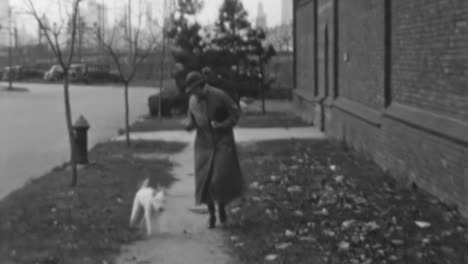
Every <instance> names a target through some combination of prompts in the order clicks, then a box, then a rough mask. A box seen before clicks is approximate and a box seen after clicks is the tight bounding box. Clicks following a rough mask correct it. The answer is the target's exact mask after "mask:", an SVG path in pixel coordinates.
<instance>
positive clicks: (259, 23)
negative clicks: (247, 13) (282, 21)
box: [255, 2, 267, 28]
mask: <svg viewBox="0 0 468 264" xmlns="http://www.w3.org/2000/svg"><path fill="white" fill-rule="evenodd" d="M255 26H256V27H257V28H266V27H267V16H266V13H265V9H264V8H263V3H262V2H259V3H258V9H257V19H256V23H255Z"/></svg>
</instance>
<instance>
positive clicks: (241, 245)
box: [234, 242, 245, 247]
mask: <svg viewBox="0 0 468 264" xmlns="http://www.w3.org/2000/svg"><path fill="white" fill-rule="evenodd" d="M244 245H245V244H244V243H243V242H239V243H236V244H234V247H243V246H244Z"/></svg>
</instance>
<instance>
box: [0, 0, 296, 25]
mask: <svg viewBox="0 0 468 264" xmlns="http://www.w3.org/2000/svg"><path fill="white" fill-rule="evenodd" d="M7 1H8V0H0V7H2V8H1V9H4V8H3V6H4V5H2V4H1V2H3V3H5V2H7ZM25 1H26V0H10V3H11V5H12V6H14V7H16V8H15V9H17V10H20V9H21V7H22V6H23V7H24V5H23V3H24V2H25ZM59 1H63V2H66V1H69V0H59ZM86 1H87V0H83V5H86ZM131 1H132V2H134V3H135V4H137V3H138V1H139V0H131ZM150 1H151V0H150ZM204 1H205V7H204V9H203V11H202V13H201V14H199V15H198V17H199V20H200V22H202V23H203V24H207V23H211V22H214V20H215V19H216V16H217V12H218V9H219V6H220V5H221V3H222V1H223V0H204ZM291 1H292V0H291ZM33 2H34V4H35V5H36V6H37V7H38V9H39V10H41V11H42V12H46V13H47V14H48V15H50V16H56V12H57V10H54V9H56V8H54V6H57V4H56V3H57V0H33ZM98 2H103V3H105V4H106V5H107V6H109V7H110V12H114V11H113V10H118V9H121V8H122V7H123V6H124V5H125V4H126V3H128V0H98ZM152 2H154V3H155V5H157V4H158V3H162V0H156V1H155V0H152ZM242 2H243V3H244V6H245V8H246V9H247V11H248V12H249V18H250V19H251V20H252V21H253V20H254V19H255V17H256V15H257V8H258V4H259V2H263V5H264V10H265V12H266V13H267V21H268V25H269V26H272V25H277V24H279V23H280V22H281V1H280V0H242ZM4 11H5V10H3V12H2V11H0V12H1V13H3V14H0V16H1V15H3V16H5V15H6V14H5V13H6V12H4ZM109 16H110V17H112V14H109ZM52 20H53V19H52ZM17 21H25V20H23V19H18V20H17ZM109 22H110V23H112V21H109Z"/></svg>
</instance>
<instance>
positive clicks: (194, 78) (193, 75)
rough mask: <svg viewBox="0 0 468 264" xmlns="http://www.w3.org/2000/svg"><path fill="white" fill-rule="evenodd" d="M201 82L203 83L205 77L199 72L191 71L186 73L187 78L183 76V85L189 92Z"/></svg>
mask: <svg viewBox="0 0 468 264" xmlns="http://www.w3.org/2000/svg"><path fill="white" fill-rule="evenodd" d="M201 84H205V78H204V77H203V75H202V74H201V73H199V72H197V71H193V72H190V73H189V74H187V78H185V87H186V91H187V92H190V91H191V90H192V89H193V88H195V87H197V86H198V85H201Z"/></svg>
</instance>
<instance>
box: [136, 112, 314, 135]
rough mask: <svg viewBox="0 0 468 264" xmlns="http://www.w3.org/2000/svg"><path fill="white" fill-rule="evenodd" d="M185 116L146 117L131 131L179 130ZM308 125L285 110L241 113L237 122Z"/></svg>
mask: <svg viewBox="0 0 468 264" xmlns="http://www.w3.org/2000/svg"><path fill="white" fill-rule="evenodd" d="M184 119H185V117H184V116H183V117H174V118H167V119H163V120H159V119H158V118H157V117H148V118H146V119H145V120H143V121H139V122H136V123H135V124H133V125H132V128H131V131H132V132H150V131H160V130H180V129H184V127H183V126H182V124H181V122H182V120H184ZM304 126H308V124H306V123H305V122H303V121H302V120H301V119H300V118H299V117H297V116H295V115H294V114H292V113H285V112H267V113H266V114H265V115H262V114H260V113H243V114H242V115H241V118H240V120H239V123H238V124H237V127H242V128H268V127H304Z"/></svg>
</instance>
